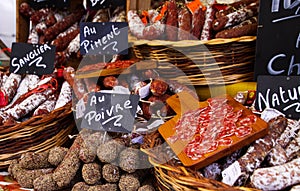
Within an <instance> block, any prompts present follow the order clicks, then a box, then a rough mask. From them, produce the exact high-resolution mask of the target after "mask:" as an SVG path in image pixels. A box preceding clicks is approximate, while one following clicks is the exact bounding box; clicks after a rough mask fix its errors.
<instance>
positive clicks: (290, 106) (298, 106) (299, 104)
mask: <svg viewBox="0 0 300 191" xmlns="http://www.w3.org/2000/svg"><path fill="white" fill-rule="evenodd" d="M292 107H296V108H295V112H298V113H299V112H300V103H293V104H291V105H288V106H286V107H285V108H283V111H287V110H289V109H290V108H292Z"/></svg>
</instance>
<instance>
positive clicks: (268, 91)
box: [255, 75, 300, 119]
mask: <svg viewBox="0 0 300 191" xmlns="http://www.w3.org/2000/svg"><path fill="white" fill-rule="evenodd" d="M256 91H257V93H256V100H255V109H257V110H258V111H262V110H263V109H265V108H275V109H277V110H279V111H280V112H282V113H284V114H285V115H286V116H287V117H289V118H293V119H299V118H300V76H269V75H260V76H258V78H257V90H256Z"/></svg>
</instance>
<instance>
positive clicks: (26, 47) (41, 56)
mask: <svg viewBox="0 0 300 191" xmlns="http://www.w3.org/2000/svg"><path fill="white" fill-rule="evenodd" d="M54 61H55V46H52V45H47V44H27V43H13V44H12V53H11V58H10V68H9V69H10V72H11V73H16V74H37V75H44V74H52V73H53V70H54Z"/></svg>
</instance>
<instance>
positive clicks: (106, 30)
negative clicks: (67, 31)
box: [80, 22, 128, 55]
mask: <svg viewBox="0 0 300 191" xmlns="http://www.w3.org/2000/svg"><path fill="white" fill-rule="evenodd" d="M80 53H81V54H82V55H86V54H88V55H114V54H127V53H128V23H127V22H97V23H96V22H82V23H80Z"/></svg>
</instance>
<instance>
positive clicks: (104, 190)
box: [88, 183, 118, 191]
mask: <svg viewBox="0 0 300 191" xmlns="http://www.w3.org/2000/svg"><path fill="white" fill-rule="evenodd" d="M88 191H118V185H116V184H110V183H108V184H103V185H96V186H91V187H90V188H89V189H88Z"/></svg>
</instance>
